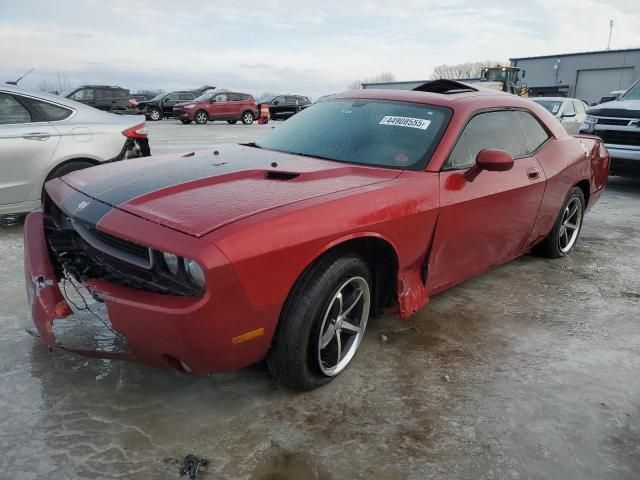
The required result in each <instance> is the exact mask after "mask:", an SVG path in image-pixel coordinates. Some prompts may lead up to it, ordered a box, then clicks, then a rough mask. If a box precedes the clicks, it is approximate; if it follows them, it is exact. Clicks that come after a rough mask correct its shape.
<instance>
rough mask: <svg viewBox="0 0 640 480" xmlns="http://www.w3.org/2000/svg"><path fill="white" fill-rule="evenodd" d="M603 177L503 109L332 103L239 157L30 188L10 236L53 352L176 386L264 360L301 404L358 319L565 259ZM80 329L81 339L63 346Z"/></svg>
mask: <svg viewBox="0 0 640 480" xmlns="http://www.w3.org/2000/svg"><path fill="white" fill-rule="evenodd" d="M608 169H609V156H608V154H607V151H606V150H605V148H604V147H603V146H602V144H601V142H600V140H599V139H598V138H596V137H589V136H569V135H568V134H567V133H566V132H565V130H564V129H563V127H562V125H561V124H560V123H559V122H558V121H557V120H556V119H555V118H554V117H553V116H552V115H551V113H549V112H548V111H547V110H545V109H544V108H543V107H542V106H540V105H538V104H536V103H533V102H531V101H528V100H526V99H522V98H518V97H516V96H512V95H508V94H503V93H500V92H495V91H488V90H487V91H484V90H478V89H476V88H473V87H470V86H467V85H464V84H458V83H455V82H449V81H435V82H430V83H428V84H425V85H424V86H423V87H421V91H393V90H361V91H356V92H348V93H343V94H339V95H335V96H333V97H330V98H327V99H325V100H323V101H321V102H319V103H316V104H315V105H313V106H312V107H310V108H308V109H306V110H304V111H303V112H301V113H300V114H298V115H296V116H295V117H293V118H291V119H290V120H288V121H287V122H285V123H283V124H282V125H280V126H278V127H277V128H275V129H274V130H272V131H270V132H269V133H268V134H267V135H265V136H264V137H263V138H262V139H260V140H259V141H257V142H255V143H250V144H244V145H220V146H219V147H217V148H216V149H215V150H213V149H211V150H206V151H200V152H195V153H189V154H186V155H167V156H163V157H151V158H143V159H137V160H132V161H128V162H118V163H112V164H107V165H102V166H98V167H94V168H90V169H86V170H81V171H78V172H73V173H71V174H69V175H67V176H65V177H62V178H59V179H55V180H52V181H50V182H48V183H47V185H46V194H45V197H44V200H43V207H42V209H41V210H36V211H34V212H32V213H31V214H30V215H29V216H28V218H27V220H26V224H25V234H24V235H25V275H26V283H27V290H28V295H29V300H30V304H31V311H32V314H33V320H34V323H35V326H36V327H37V331H38V333H39V335H40V337H41V338H42V340H43V341H44V342H45V343H46V344H47V345H48V346H49V347H51V348H53V347H54V346H58V347H60V348H66V349H69V350H74V351H79V352H80V353H84V354H88V355H94V356H100V357H109V358H126V359H131V360H135V361H140V362H145V363H149V364H153V365H161V366H168V367H172V368H175V369H179V370H181V371H186V372H219V371H225V370H234V369H239V368H242V367H245V366H247V365H249V364H252V363H254V362H257V361H260V360H262V359H265V358H266V360H267V363H268V365H269V368H270V370H271V372H272V373H273V374H274V375H275V376H276V377H277V378H278V379H279V380H280V381H281V382H283V383H284V384H285V385H287V386H289V387H291V388H295V389H301V390H305V389H311V388H314V387H317V386H320V385H322V384H324V383H326V382H328V381H330V380H331V379H332V378H334V377H335V376H336V375H338V374H339V373H340V372H342V371H343V370H344V369H345V368H346V367H347V365H349V363H350V362H351V360H352V359H353V357H354V355H355V354H356V351H357V350H358V346H359V345H360V343H361V341H362V338H363V336H364V334H365V330H366V326H367V322H368V320H369V317H371V316H377V315H380V314H382V312H386V311H389V310H390V309H391V308H395V309H396V310H397V312H398V313H399V315H400V317H401V318H405V317H407V316H409V315H411V314H412V313H413V312H415V311H416V310H418V309H419V308H421V307H422V306H424V305H425V304H426V303H427V302H428V301H429V298H430V297H431V296H432V295H435V294H437V293H439V292H442V291H443V290H445V289H447V288H449V287H451V286H453V285H456V284H458V283H460V282H462V281H464V280H466V279H468V278H471V277H473V276H476V275H479V274H481V273H482V272H484V271H486V270H488V269H490V268H491V267H494V266H496V265H499V264H502V263H505V262H508V261H509V260H512V259H514V258H516V257H518V256H520V255H522V254H524V253H526V252H528V251H530V250H534V251H536V252H538V253H539V254H541V255H544V256H547V257H562V256H564V255H566V254H567V253H569V252H570V251H571V249H572V248H573V247H574V246H575V244H576V241H577V239H578V236H579V234H580V228H581V226H582V221H583V218H584V214H585V212H586V211H587V210H588V209H589V208H590V207H591V206H592V205H593V204H594V203H595V202H596V201H597V200H598V197H599V196H600V194H601V193H602V190H603V188H604V186H605V183H606V180H607V175H608ZM479 301H481V300H479ZM92 320H93V321H92ZM92 324H93V325H101V326H102V327H101V328H102V330H100V328H99V327H95V328H96V329H97V330H91V329H89V325H92ZM83 328H86V329H87V332H89V333H90V332H93V333H92V335H94V336H96V338H97V340H95V339H94V340H95V341H94V342H93V343H91V342H90V344H89V345H87V344H86V343H85V344H83V343H82V342H79V343H74V342H75V341H76V340H75V339H74V338H75V337H74V336H73V335H70V336H69V338H70V340H68V341H67V340H65V338H66V337H67V334H69V333H70V331H77V330H78V329H80V330H82V329H83ZM92 328H93V327H92ZM96 332H98V333H96ZM105 332H106V333H108V334H109V335H111V336H112V337H113V338H112V340H113V341H109V342H105V341H103V340H104V339H101V338H102V337H100V335H102V334H104V333H105ZM89 333H87V335H88V334H89ZM80 337H82V335H80Z"/></svg>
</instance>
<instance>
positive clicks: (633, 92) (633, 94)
mask: <svg viewBox="0 0 640 480" xmlns="http://www.w3.org/2000/svg"><path fill="white" fill-rule="evenodd" d="M618 100H640V80H638V81H637V82H636V83H635V85H633V86H632V87H631V88H630V89H629V90H627V92H626V93H625V94H624V95H622V96H621V97H620V98H619V99H618Z"/></svg>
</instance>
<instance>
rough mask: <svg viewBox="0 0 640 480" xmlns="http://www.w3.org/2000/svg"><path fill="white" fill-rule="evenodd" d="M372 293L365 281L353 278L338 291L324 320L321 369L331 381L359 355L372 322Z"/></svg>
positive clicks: (320, 344)
mask: <svg viewBox="0 0 640 480" xmlns="http://www.w3.org/2000/svg"><path fill="white" fill-rule="evenodd" d="M370 305H371V293H370V291H369V284H368V283H367V281H366V280H365V279H364V278H362V277H351V278H350V279H348V280H347V281H345V282H344V283H343V284H342V285H341V286H340V287H339V288H338V289H337V291H336V293H335V294H334V296H333V298H332V299H331V300H330V301H329V305H328V307H327V309H326V311H325V313H324V317H323V318H322V325H321V326H320V333H319V335H318V366H319V367H320V371H321V372H322V373H323V374H325V375H326V376H328V377H333V376H335V375H337V374H339V373H340V372H341V371H342V370H344V369H345V368H346V366H347V365H349V362H351V359H353V356H354V355H355V354H356V351H357V350H358V347H359V346H360V342H361V341H362V337H363V336H364V330H365V328H366V326H367V320H368V318H369V307H370Z"/></svg>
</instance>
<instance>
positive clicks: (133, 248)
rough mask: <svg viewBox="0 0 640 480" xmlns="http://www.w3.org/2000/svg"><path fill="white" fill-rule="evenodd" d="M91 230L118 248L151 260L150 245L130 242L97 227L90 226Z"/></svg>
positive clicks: (99, 238) (100, 238) (93, 233)
mask: <svg viewBox="0 0 640 480" xmlns="http://www.w3.org/2000/svg"><path fill="white" fill-rule="evenodd" d="M89 231H90V232H91V235H93V236H94V237H95V238H97V239H98V240H100V241H101V242H103V243H105V244H106V245H109V246H110V247H112V248H114V249H116V250H119V251H122V252H126V253H128V254H130V255H134V256H136V257H139V258H140V259H145V260H149V255H150V253H149V248H148V247H144V246H142V245H138V244H137V243H133V242H130V241H128V240H125V239H123V238H118V237H114V236H113V235H109V234H108V233H105V232H101V231H100V230H98V229H97V228H92V227H91V228H89Z"/></svg>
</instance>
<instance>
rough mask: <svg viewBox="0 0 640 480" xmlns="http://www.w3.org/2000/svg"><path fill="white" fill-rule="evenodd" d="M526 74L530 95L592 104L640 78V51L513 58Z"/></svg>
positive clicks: (611, 51) (512, 62)
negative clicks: (564, 98)
mask: <svg viewBox="0 0 640 480" xmlns="http://www.w3.org/2000/svg"><path fill="white" fill-rule="evenodd" d="M510 61H511V65H513V66H515V67H520V69H522V70H525V71H526V77H525V78H524V82H525V83H526V84H527V85H528V87H529V89H530V96H540V95H543V96H565V97H575V98H579V99H581V100H584V101H585V102H587V103H588V104H593V103H595V102H597V101H598V100H600V98H601V97H603V96H604V95H605V94H607V93H609V92H611V91H614V90H625V89H626V88H628V87H629V86H631V84H632V83H633V82H635V81H636V80H637V79H638V78H640V48H635V49H625V50H602V51H597V52H582V53H563V54H560V55H544V56H540V57H522V58H511V59H510Z"/></svg>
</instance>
